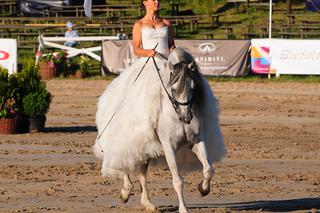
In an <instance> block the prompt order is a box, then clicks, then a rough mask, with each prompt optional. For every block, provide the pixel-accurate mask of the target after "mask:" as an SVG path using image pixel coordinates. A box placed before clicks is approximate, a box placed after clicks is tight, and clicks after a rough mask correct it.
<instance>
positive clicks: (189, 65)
mask: <svg viewBox="0 0 320 213" xmlns="http://www.w3.org/2000/svg"><path fill="white" fill-rule="evenodd" d="M188 68H189V69H190V70H191V71H195V70H196V64H195V62H194V61H192V62H191V63H190V64H188Z"/></svg>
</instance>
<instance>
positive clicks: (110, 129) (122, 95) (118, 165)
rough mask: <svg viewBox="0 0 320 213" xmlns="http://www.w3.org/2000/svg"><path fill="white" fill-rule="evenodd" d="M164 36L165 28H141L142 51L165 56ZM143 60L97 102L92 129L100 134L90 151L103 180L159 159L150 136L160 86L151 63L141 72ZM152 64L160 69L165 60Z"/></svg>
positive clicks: (159, 151) (158, 149)
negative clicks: (148, 161) (99, 164)
mask: <svg viewBox="0 0 320 213" xmlns="http://www.w3.org/2000/svg"><path fill="white" fill-rule="evenodd" d="M168 34H169V29H168V27H161V28H149V27H144V28H142V45H143V48H144V49H153V48H154V47H155V46H156V45H157V47H156V51H157V52H159V53H161V54H162V55H165V56H168V54H169V48H168ZM147 59H148V58H147V57H140V58H138V59H136V60H135V61H134V63H133V64H132V65H131V66H130V67H129V68H127V69H126V70H124V71H123V72H122V73H121V74H120V75H119V76H118V77H117V78H115V79H114V80H113V81H112V82H111V83H110V84H109V85H108V87H107V89H106V90H105V92H104V93H103V94H102V96H101V97H100V98H99V103H98V111H97V114H96V125H97V128H98V135H100V134H101V133H102V132H103V134H101V137H100V139H99V142H96V144H95V145H94V147H93V148H94V153H95V155H96V156H97V157H98V158H100V159H102V160H103V164H102V170H101V171H102V175H103V176H120V175H123V173H128V172H133V171H136V170H137V169H138V167H139V165H141V163H142V162H147V160H149V159H151V158H157V157H159V156H161V155H163V149H162V146H161V144H160V143H159V141H158V140H157V138H155V137H156V136H155V135H154V129H155V128H156V124H157V116H158V114H159V111H160V106H161V104H160V101H161V83H160V81H159V77H158V75H157V72H156V70H155V67H154V64H153V62H152V60H149V62H148V63H147V64H146V66H145V67H144V69H143V70H142V71H141V69H142V67H143V66H144V65H145V63H146V61H147ZM155 60H156V63H157V65H158V67H159V68H160V69H163V68H164V66H165V60H164V59H162V58H160V57H155ZM140 71H141V74H140V75H139V77H138V78H137V76H138V74H139V72H140ZM136 78H137V79H136ZM135 79H136V80H135ZM110 120H111V121H110ZM109 121H110V122H109ZM108 122H109V124H108V126H107V128H105V126H106V125H107V123H108ZM101 149H102V150H103V152H102V151H101Z"/></svg>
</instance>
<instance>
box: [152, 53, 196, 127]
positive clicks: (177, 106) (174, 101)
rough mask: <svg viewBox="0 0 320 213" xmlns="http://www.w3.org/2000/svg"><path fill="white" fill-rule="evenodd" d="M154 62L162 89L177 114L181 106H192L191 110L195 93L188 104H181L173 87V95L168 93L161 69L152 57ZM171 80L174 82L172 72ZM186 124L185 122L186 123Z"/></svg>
mask: <svg viewBox="0 0 320 213" xmlns="http://www.w3.org/2000/svg"><path fill="white" fill-rule="evenodd" d="M160 56H162V55H160ZM162 57H164V56H162ZM164 58H165V57H164ZM165 59H166V58H165ZM152 61H153V64H154V66H155V68H156V70H157V74H158V76H159V79H160V82H161V84H162V87H163V89H164V91H165V92H166V94H167V95H168V98H169V100H170V102H171V104H172V107H173V108H174V110H175V112H176V113H177V114H178V113H179V109H180V106H187V105H190V108H191V107H192V102H193V92H192V94H191V97H190V98H189V99H188V100H187V101H186V102H180V101H178V100H177V99H176V98H175V97H174V95H173V94H174V92H173V89H172V87H171V95H170V93H169V92H168V90H167V88H166V86H165V85H164V83H163V79H162V77H161V74H160V69H159V67H158V65H157V63H156V60H155V59H154V57H152ZM179 64H187V63H186V62H180V63H179ZM171 80H172V71H171V72H170V80H169V82H171ZM191 115H192V112H191ZM184 122H185V121H184Z"/></svg>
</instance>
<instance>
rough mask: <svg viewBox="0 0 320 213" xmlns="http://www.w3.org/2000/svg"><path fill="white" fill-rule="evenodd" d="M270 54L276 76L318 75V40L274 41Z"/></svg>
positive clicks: (319, 46)
mask: <svg viewBox="0 0 320 213" xmlns="http://www.w3.org/2000/svg"><path fill="white" fill-rule="evenodd" d="M270 54H271V57H272V60H271V69H272V70H275V71H276V73H277V76H279V75H281V74H293V75H320V40H291V39H290V40H276V41H275V43H274V45H272V48H271V51H270Z"/></svg>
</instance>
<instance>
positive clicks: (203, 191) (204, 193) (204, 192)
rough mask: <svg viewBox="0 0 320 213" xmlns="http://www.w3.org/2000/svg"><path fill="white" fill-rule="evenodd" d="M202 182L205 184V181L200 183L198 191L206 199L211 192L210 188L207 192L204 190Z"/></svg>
mask: <svg viewBox="0 0 320 213" xmlns="http://www.w3.org/2000/svg"><path fill="white" fill-rule="evenodd" d="M202 182H203V181H201V182H200V183H199V185H198V191H199V192H200V194H201V196H202V197H204V196H206V195H208V194H209V192H210V187H208V189H207V190H204V189H203V187H202Z"/></svg>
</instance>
